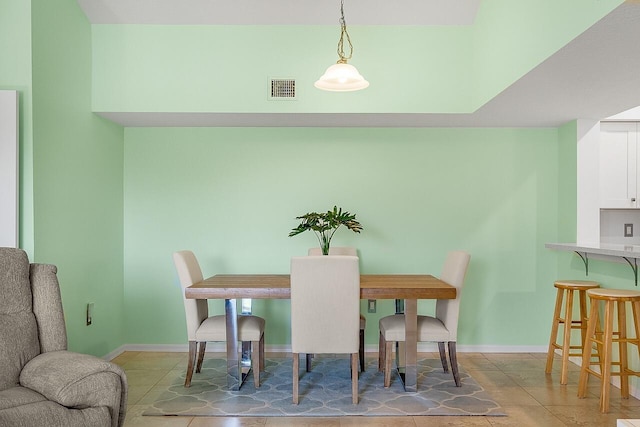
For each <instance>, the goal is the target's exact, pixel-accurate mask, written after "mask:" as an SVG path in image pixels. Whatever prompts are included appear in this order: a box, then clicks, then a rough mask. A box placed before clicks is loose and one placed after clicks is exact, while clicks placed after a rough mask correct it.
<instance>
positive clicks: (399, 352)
mask: <svg viewBox="0 0 640 427" xmlns="http://www.w3.org/2000/svg"><path fill="white" fill-rule="evenodd" d="M396 314H402V315H404V300H403V299H397V300H396ZM405 347H406V345H405V342H404V341H396V366H397V367H398V375H400V379H401V380H402V383H403V384H404V366H405V362H404V351H405V350H404V349H405Z"/></svg>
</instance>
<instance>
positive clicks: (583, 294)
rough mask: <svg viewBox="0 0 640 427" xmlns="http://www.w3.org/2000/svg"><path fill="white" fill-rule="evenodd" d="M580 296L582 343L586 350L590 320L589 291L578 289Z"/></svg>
mask: <svg viewBox="0 0 640 427" xmlns="http://www.w3.org/2000/svg"><path fill="white" fill-rule="evenodd" d="M578 296H579V298H580V345H581V346H582V351H584V348H585V347H584V343H585V342H586V340H587V323H588V320H589V317H588V314H587V293H586V291H578Z"/></svg>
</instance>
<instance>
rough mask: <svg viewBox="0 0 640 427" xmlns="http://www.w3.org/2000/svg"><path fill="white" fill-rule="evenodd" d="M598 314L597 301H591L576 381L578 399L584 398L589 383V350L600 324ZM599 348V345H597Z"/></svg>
mask: <svg viewBox="0 0 640 427" xmlns="http://www.w3.org/2000/svg"><path fill="white" fill-rule="evenodd" d="M599 317H600V316H599V312H598V301H596V300H595V299H592V300H591V310H590V311H589V320H588V322H587V338H586V340H585V341H584V351H583V352H582V367H581V369H580V380H579V381H578V397H579V398H584V397H585V396H586V395H587V384H588V382H589V365H590V362H591V349H592V348H593V337H594V335H595V333H596V326H597V325H598V323H599V322H600V319H599ZM598 329H599V328H598ZM597 345H598V347H600V344H597ZM598 353H599V357H598V358H599V360H600V367H601V368H600V372H602V358H601V357H600V355H601V354H602V352H601V351H599V352H598Z"/></svg>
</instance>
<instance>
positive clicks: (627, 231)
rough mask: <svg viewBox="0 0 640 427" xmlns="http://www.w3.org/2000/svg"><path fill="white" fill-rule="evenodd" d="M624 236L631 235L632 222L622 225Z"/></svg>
mask: <svg viewBox="0 0 640 427" xmlns="http://www.w3.org/2000/svg"><path fill="white" fill-rule="evenodd" d="M624 237H633V224H625V225H624Z"/></svg>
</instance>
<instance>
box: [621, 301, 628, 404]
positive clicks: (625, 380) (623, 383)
mask: <svg viewBox="0 0 640 427" xmlns="http://www.w3.org/2000/svg"><path fill="white" fill-rule="evenodd" d="M618 340H619V342H620V344H619V345H618V347H619V352H620V393H621V395H622V398H623V399H628V398H629V376H628V375H626V372H625V371H626V370H627V310H626V303H625V302H624V301H618Z"/></svg>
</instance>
